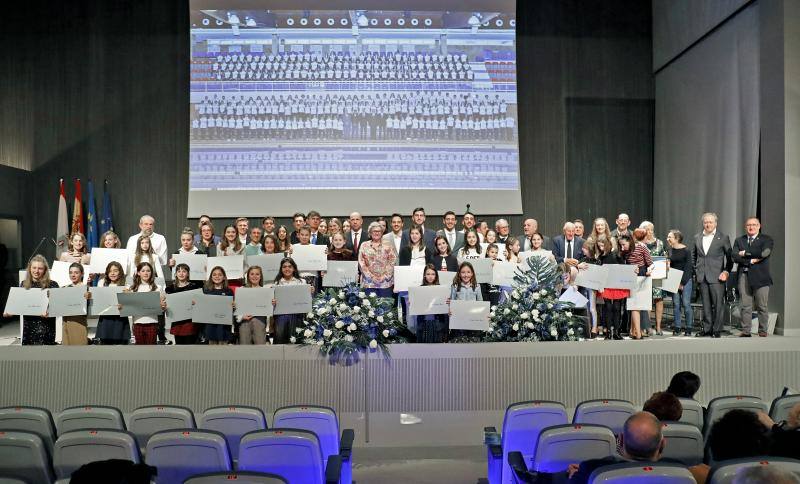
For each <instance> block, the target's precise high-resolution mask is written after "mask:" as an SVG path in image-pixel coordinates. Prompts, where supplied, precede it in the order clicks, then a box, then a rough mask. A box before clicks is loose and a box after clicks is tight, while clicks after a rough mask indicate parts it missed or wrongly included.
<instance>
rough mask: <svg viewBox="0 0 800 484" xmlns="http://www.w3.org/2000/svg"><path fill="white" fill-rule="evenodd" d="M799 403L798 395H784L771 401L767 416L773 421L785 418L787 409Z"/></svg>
mask: <svg viewBox="0 0 800 484" xmlns="http://www.w3.org/2000/svg"><path fill="white" fill-rule="evenodd" d="M798 403H800V395H784V396H782V397H778V398H776V399H775V400H773V401H772V405H771V406H770V408H769V416H770V418H772V420H773V421H774V422H775V423H779V422H782V421H784V420H786V418H787V417H788V416H789V410H790V409H791V408H792V407H794V406H795V405H797V404H798Z"/></svg>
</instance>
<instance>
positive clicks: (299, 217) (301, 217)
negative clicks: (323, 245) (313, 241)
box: [289, 212, 306, 244]
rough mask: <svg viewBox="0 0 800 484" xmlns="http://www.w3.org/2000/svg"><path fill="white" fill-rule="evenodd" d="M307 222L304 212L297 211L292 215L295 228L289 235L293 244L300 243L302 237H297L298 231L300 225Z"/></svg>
mask: <svg viewBox="0 0 800 484" xmlns="http://www.w3.org/2000/svg"><path fill="white" fill-rule="evenodd" d="M305 224H306V214H304V213H302V212H297V213H295V214H294V215H292V227H294V230H292V233H291V234H290V235H289V242H291V243H292V244H298V243H300V239H298V238H297V232H299V231H300V227H302V226H303V225H305Z"/></svg>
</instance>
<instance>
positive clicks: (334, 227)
mask: <svg viewBox="0 0 800 484" xmlns="http://www.w3.org/2000/svg"><path fill="white" fill-rule="evenodd" d="M341 231H342V222H340V221H339V219H338V218H336V217H331V219H330V220H328V236H333V234H336V233H339V232H341Z"/></svg>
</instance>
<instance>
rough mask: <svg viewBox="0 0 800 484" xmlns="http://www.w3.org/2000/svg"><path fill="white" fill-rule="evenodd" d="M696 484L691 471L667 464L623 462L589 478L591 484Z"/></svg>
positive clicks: (680, 466) (594, 473) (604, 467)
mask: <svg viewBox="0 0 800 484" xmlns="http://www.w3.org/2000/svg"><path fill="white" fill-rule="evenodd" d="M639 482H652V483H655V484H695V483H696V482H697V481H695V479H694V477H693V476H692V473H691V472H689V469H687V468H686V467H684V466H682V465H679V464H668V463H665V462H652V463H650V462H623V463H620V464H612V465H608V466H603V467H600V468H599V469H595V471H594V472H592V475H591V476H589V484H638V483H639Z"/></svg>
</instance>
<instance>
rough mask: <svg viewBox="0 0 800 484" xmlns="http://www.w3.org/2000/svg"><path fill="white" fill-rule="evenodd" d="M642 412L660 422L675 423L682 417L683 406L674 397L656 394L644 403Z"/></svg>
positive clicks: (663, 393)
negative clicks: (650, 414) (649, 414)
mask: <svg viewBox="0 0 800 484" xmlns="http://www.w3.org/2000/svg"><path fill="white" fill-rule="evenodd" d="M642 411H644V412H650V413H652V414H653V415H655V416H656V418H657V419H659V420H661V421H668V422H677V421H678V420H680V419H681V415H683V406H682V405H681V401H680V400H678V397H676V396H675V395H673V394H671V393H667V392H656V393H654V394H653V395H652V396H651V397H650V398H649V399H648V400H647V401H646V402H644V406H643V407H642Z"/></svg>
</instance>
